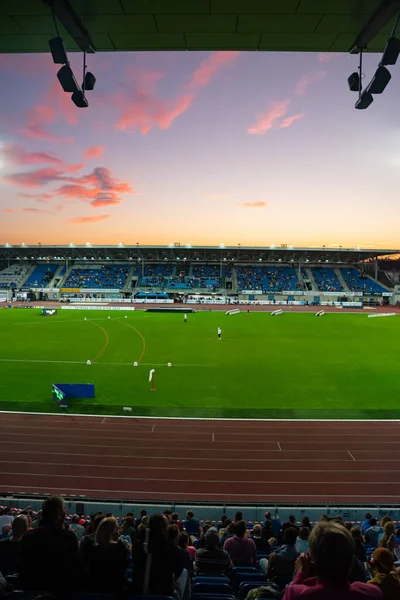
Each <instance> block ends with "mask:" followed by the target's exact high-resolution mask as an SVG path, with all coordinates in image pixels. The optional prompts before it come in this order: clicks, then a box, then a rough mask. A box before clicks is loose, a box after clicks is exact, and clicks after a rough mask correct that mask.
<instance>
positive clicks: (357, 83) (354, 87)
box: [347, 71, 362, 92]
mask: <svg viewBox="0 0 400 600" xmlns="http://www.w3.org/2000/svg"><path fill="white" fill-rule="evenodd" d="M347 83H348V84H349V88H350V91H351V92H359V91H360V90H361V89H362V88H361V79H360V75H359V74H358V73H357V71H354V73H352V74H351V75H350V77H349V78H348V79H347Z"/></svg>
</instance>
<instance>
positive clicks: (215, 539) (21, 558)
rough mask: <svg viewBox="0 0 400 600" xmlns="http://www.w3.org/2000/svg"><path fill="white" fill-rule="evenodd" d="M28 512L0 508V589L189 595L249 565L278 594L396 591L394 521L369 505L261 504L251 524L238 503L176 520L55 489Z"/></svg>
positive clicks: (333, 599)
mask: <svg viewBox="0 0 400 600" xmlns="http://www.w3.org/2000/svg"><path fill="white" fill-rule="evenodd" d="M34 517H35V515H33V514H32V512H31V511H29V510H25V511H22V512H19V511H12V510H11V509H1V510H0V527H1V531H2V537H3V539H2V540H1V541H0V573H1V576H0V593H1V591H3V592H4V591H5V589H6V590H7V585H11V586H12V585H14V586H16V587H17V588H18V589H24V590H25V591H27V590H35V591H41V592H43V591H48V592H51V593H52V594H53V596H55V597H56V598H66V597H67V596H68V594H70V593H71V592H73V591H76V590H80V591H83V592H95V593H113V594H122V593H124V592H126V593H128V594H133V595H163V596H171V597H174V598H175V599H176V600H189V598H190V594H191V585H192V581H194V582H196V578H198V576H199V575H205V576H206V575H216V574H218V575H221V576H225V577H227V578H228V579H227V581H228V582H230V584H231V585H232V589H233V590H235V577H237V574H238V572H239V571H240V569H243V568H244V567H246V568H253V569H254V573H258V575H257V576H258V580H257V581H258V583H259V585H258V586H257V587H258V588H259V589H260V590H262V589H264V587H263V586H264V585H265V586H266V588H267V587H268V588H269V589H270V590H271V589H272V591H273V590H274V589H275V591H277V590H278V591H279V593H281V592H282V591H283V590H284V596H283V598H284V600H297V599H301V598H310V599H315V600H319V599H321V600H325V599H327V600H347V599H349V600H350V599H358V598H360V600H361V599H362V598H364V599H367V598H371V599H374V598H376V599H378V598H381V599H383V600H395V599H396V600H399V598H400V578H399V571H398V568H397V564H399V563H397V558H398V548H399V547H400V539H399V537H398V536H399V534H400V531H396V526H395V524H394V522H393V521H392V520H391V518H390V517H389V516H385V517H383V518H382V519H381V521H380V524H379V525H378V524H377V520H376V518H374V517H373V516H372V515H371V514H370V513H367V515H366V517H365V520H364V521H363V523H362V524H361V526H357V525H356V526H353V525H352V524H351V523H344V522H343V520H342V519H341V518H340V517H338V518H336V519H328V518H327V517H326V516H325V515H323V516H322V517H321V520H320V522H319V523H316V524H311V523H310V521H309V519H308V518H307V517H304V518H303V519H302V521H301V523H298V522H297V520H296V518H295V517H294V516H291V517H289V519H288V521H287V522H284V523H283V522H281V520H280V519H279V517H277V516H273V515H271V513H269V512H267V513H266V515H265V520H264V522H263V523H256V524H251V525H250V526H249V524H246V522H245V521H244V520H243V515H242V513H241V512H237V513H236V515H235V518H234V519H229V518H228V517H227V516H226V515H224V516H223V517H222V518H221V521H220V522H218V523H213V522H205V523H202V524H201V523H200V522H199V521H198V520H197V519H196V518H195V515H194V513H193V512H192V511H188V512H187V514H186V518H185V519H182V520H181V519H180V517H179V515H178V514H176V513H173V512H172V511H171V510H165V511H164V514H153V515H151V516H148V515H147V513H146V510H144V509H143V510H142V511H141V513H140V515H138V517H137V518H135V516H134V514H133V513H128V514H127V515H126V517H125V518H124V519H122V520H117V519H116V518H115V517H114V516H113V515H111V514H106V515H104V514H103V513H96V514H93V515H92V516H91V517H90V518H86V517H82V516H79V515H72V516H71V517H67V516H66V512H65V505H64V502H63V500H62V498H60V497H57V496H53V497H48V498H47V499H46V500H45V501H44V503H43V508H42V511H41V512H40V513H39V514H38V515H36V518H34ZM256 569H257V571H256ZM10 576H12V577H11V579H10ZM4 577H8V584H4ZM271 585H272V587H271ZM2 586H3V587H2ZM8 591H10V590H9V589H8ZM236 591H237V590H236ZM260 594H261V592H260ZM253 597H254V594H253V595H252V596H250V597H249V599H248V600H253ZM256 597H257V596H256ZM259 597H271V596H262V594H261V595H260V596H259ZM274 597H276V596H274Z"/></svg>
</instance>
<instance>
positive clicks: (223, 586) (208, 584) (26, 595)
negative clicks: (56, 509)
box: [0, 500, 400, 600]
mask: <svg viewBox="0 0 400 600" xmlns="http://www.w3.org/2000/svg"><path fill="white" fill-rule="evenodd" d="M47 501H48V500H47ZM57 501H58V500H57ZM160 510H162V509H160ZM104 512H106V511H104ZM165 512H167V513H170V511H165ZM21 513H22V514H25V515H26V516H27V520H25V523H26V524H25V526H24V528H23V529H24V531H26V529H27V528H28V526H29V519H31V528H32V530H35V531H37V530H38V529H39V528H41V527H42V526H43V523H40V522H39V520H38V519H39V516H40V515H39V514H38V513H37V512H34V511H31V510H29V509H25V510H23V511H21V510H19V509H16V508H11V509H9V508H8V509H5V507H2V506H0V516H1V517H3V518H4V517H5V516H6V515H8V516H9V517H8V518H11V519H12V518H14V519H15V518H16V517H18V516H19V515H20V514H21ZM132 514H133V513H132ZM265 516H266V517H267V518H269V517H270V516H271V515H270V513H267V514H266V515H265ZM367 517H370V515H369V514H368V515H366V520H364V521H363V523H362V524H361V523H360V522H357V523H354V526H357V527H360V525H362V531H363V532H365V531H367V529H368V527H369V526H370V525H369V524H368V520H367ZM130 518H131V519H132V521H131V522H132V523H133V524H134V523H135V521H134V518H133V517H130ZM102 519H103V513H102V512H101V505H99V506H98V507H97V512H96V513H95V514H93V515H92V516H91V517H89V516H88V515H86V516H85V515H79V516H76V517H75V518H72V515H66V518H65V528H70V529H73V530H74V531H75V533H76V534H78V527H80V528H81V532H80V534H79V536H78V544H79V546H80V550H79V552H80V562H81V575H80V577H79V578H76V580H75V584H74V586H72V588H71V590H70V595H69V597H70V600H115V594H118V592H119V597H120V598H122V595H121V589H120V588H118V585H119V584H118V581H115V589H113V581H112V579H111V589H110V582H108V587H107V589H102V588H101V587H100V588H97V589H96V590H92V589H91V588H90V586H88V585H87V583H86V578H87V577H88V573H90V570H91V569H93V567H94V568H95V566H96V565H95V564H93V562H92V561H93V558H92V552H91V550H90V549H91V548H93V541H94V539H95V538H94V536H95V534H93V535H92V536H91V530H92V528H93V523H95V522H97V526H99V524H100V523H101V522H102ZM274 519H275V522H277V523H278V526H279V528H280V532H278V534H277V538H278V539H279V544H278V545H277V546H276V547H272V548H271V549H270V552H271V553H272V552H276V551H277V552H279V551H280V549H281V548H282V549H284V548H287V546H282V543H283V541H284V537H282V533H283V529H285V528H286V527H287V526H288V525H289V523H287V524H285V525H284V524H283V523H282V522H280V521H279V519H278V518H277V517H274ZM323 520H324V521H325V522H326V524H327V525H329V521H333V522H334V525H333V526H334V527H335V528H336V530H337V528H338V527H339V528H340V527H343V528H344V523H343V522H342V520H341V518H340V517H337V518H336V519H328V518H327V517H325V516H324V517H323ZM139 521H140V520H139ZM174 522H175V523H176V524H177V526H178V527H177V526H176V525H171V527H172V528H173V527H175V531H179V528H180V529H181V530H182V529H184V525H185V522H184V521H181V520H180V519H179V516H178V515H177V516H176V517H175V521H174ZM305 522H307V517H303V519H302V522H301V523H296V526H297V527H305ZM387 522H390V525H391V527H392V528H394V527H395V526H396V525H395V523H394V522H393V521H391V519H390V517H387V516H384V517H383V518H382V521H381V523H380V525H381V529H382V536H383V537H381V538H380V541H379V545H380V547H383V548H384V547H386V546H385V544H386V541H385V535H386V537H387V539H389V537H388V536H389V534H385V532H386V531H389V530H386V525H385V523H387ZM78 523H79V525H78ZM114 523H115V521H114ZM137 524H138V522H136V525H137ZM255 524H256V523H255V522H248V523H247V525H248V527H250V526H254V525H255ZM257 524H258V523H257ZM200 525H201V526H202V528H203V533H200V535H199V536H198V537H197V539H195V540H193V544H194V545H195V546H198V547H199V548H203V547H206V546H207V542H206V540H207V537H204V532H206V530H207V529H208V528H209V527H211V526H214V527H219V529H220V534H219V536H220V537H221V535H222V534H223V532H224V529H221V528H220V525H222V523H217V522H215V521H207V522H204V521H200ZM315 525H316V523H311V524H310V527H311V528H314V527H315ZM364 525H365V527H364ZM372 525H373V523H372ZM58 526H59V525H58ZM116 526H117V527H118V536H119V541H118V544H119V550H118V554H115V555H114V560H115V561H117V560H118V561H119V560H122V565H123V566H124V568H123V570H122V575H123V573H124V572H125V577H124V578H123V587H124V591H125V599H126V600H134V596H133V595H132V585H133V586H134V585H135V579H134V573H135V556H138V555H137V553H136V552H135V548H136V546H137V544H138V545H139V549H140V547H141V545H142V544H143V541H144V533H143V534H142V532H141V531H140V529H137V530H136V531H134V530H133V531H130V534H129V536H128V537H129V539H127V537H126V534H125V533H124V529H123V526H124V518H119V519H117V520H116ZM350 526H351V525H350V524H346V528H347V529H350ZM383 526H384V529H383ZM52 527H56V525H55V524H52ZM129 527H131V528H132V525H130V524H129ZM20 528H21V526H20V527H19V528H16V529H15V531H18V529H20ZM60 529H61V528H60ZM24 531H20V533H19V536H20V538H21V539H22V540H23V537H24V535H26V534H25V533H24ZM142 531H143V532H144V531H145V529H143V530H142ZM358 531H359V532H360V533H358ZM171 532H172V533H173V530H171ZM169 533H170V531H168V534H167V535H169ZM251 534H252V532H251V530H250V535H251ZM11 535H12V526H11V525H6V526H3V530H2V532H0V538H1V539H2V540H4V541H6V540H8V539H9V538H10V536H11ZM28 535H29V536H31V537H30V539H31V540H32V533H31V532H30V533H29V534H28ZM103 535H104V534H103ZM109 535H110V536H111V535H112V531H111V530H110V534H109ZM291 535H293V531H292V533H291ZM347 535H348V534H347ZM351 535H352V536H353V538H354V539H356V538H357V539H358V540H359V544H358V545H356V546H357V547H360V548H362V549H364V550H365V551H366V555H367V557H368V558H370V557H371V556H372V554H373V552H374V550H375V547H371V546H367V545H366V544H365V540H364V539H363V537H361V538H360V537H359V536H360V535H361V536H362V535H363V534H362V533H361V529H359V530H355V529H352V530H351ZM380 535H381V534H380ZM47 536H48V537H46V540H47V542H46V545H48V544H51V545H54V547H53V546H52V548H53V551H54V552H55V553H56V554H57V553H58V554H59V556H62V557H63V560H65V561H66V563H65V565H64V564H63V563H62V561H61V562H60V563H58V565H57V568H59V569H60V571H61V573H62V572H63V569H66V573H68V569H69V568H70V567H71V564H75V568H77V566H76V563H74V562H73V560H72V557H71V552H72V548H71V543H70V536H69V535H65V534H59V535H58V536H57V537H56V538H54V540H53V539H52V536H51V535H50V536H49V534H47ZM111 539H113V538H112V537H110V540H111ZM135 539H136V540H137V541H135ZM160 539H161V538H160ZM294 539H296V531H295V530H294ZM396 539H397V538H396ZM153 543H154V542H153ZM163 543H165V542H163ZM178 543H179V542H178ZM248 543H249V542H246V544H248ZM292 543H293V542H292ZM62 544H67V546H68V552H65V553H63V549H62V548H61V547H60V545H62ZM103 544H104V540H103ZM360 544H361V546H360ZM23 545H24V544H23ZM15 547H16V546H15ZM104 547H105V546H103V548H104ZM296 547H297V546H294V545H293V546H292V548H293V550H292V552H296ZM4 548H6V546H4ZM26 548H29V546H28V545H27V546H26ZM52 548H50V550H51V549H52ZM226 548H227V546H226ZM87 549H89V552H88V550H87ZM46 551H47V549H46ZM164 551H165V550H164ZM167 551H168V552H170V551H171V550H167ZM236 551H237V550H236ZM284 551H285V550H284ZM25 552H26V550H25ZM38 552H43V547H42V546H38ZM103 552H104V549H103ZM179 552H184V550H183V549H181V550H179ZM186 552H187V551H186ZM228 552H229V549H228ZM113 554H114V553H113ZM185 555H186V554H185ZM21 556H22V555H21ZM100 556H101V554H100ZM189 556H190V555H189V554H187V559H186V560H189V562H190V558H189ZM295 556H296V554H295ZM118 557H119V558H118ZM182 557H183V554H182ZM4 558H5V555H4V552H3V553H0V570H2V569H3V568H7V567H8V569H10V563H8V562H7V561H5V560H4ZM27 559H28V557H26V555H25V558H23V559H22V560H21V559H19V558H18V560H17V563H16V564H21V565H22V564H23V562H24V560H27ZM20 560H21V562H19V561H20ZM207 560H208V564H209V561H210V558H208V559H207ZM2 561H3V563H2ZM39 564H40V563H39ZM39 564H38V566H39ZM203 564H204V563H203ZM6 565H7V567H6ZM108 565H109V569H111V570H112V569H115V572H116V573H119V577H120V578H121V569H118V568H115V567H116V565H115V563H108ZM39 568H40V566H39ZM191 570H192V571H193V567H191ZM44 572H45V573H46V571H44ZM64 572H65V571H64ZM113 572H114V571H113ZM264 573H265V570H264V568H263V566H262V565H261V566H260V565H259V563H258V561H257V562H255V563H254V564H253V565H247V566H237V567H235V568H233V569H232V568H231V569H229V571H228V572H226V573H221V572H218V571H210V572H209V573H204V572H203V573H197V572H196V569H195V576H194V577H192V580H191V583H190V587H191V595H192V598H193V600H235V599H236V600H245V598H246V597H247V594H248V593H249V592H250V591H251V590H253V589H255V588H259V587H263V588H264V590H265V588H266V587H272V588H274V589H276V588H275V587H274V586H278V588H280V589H282V590H283V589H284V588H285V586H286V585H288V584H289V583H290V582H291V580H292V577H293V576H292V575H287V574H279V573H276V574H275V576H274V579H273V582H272V581H268V580H267V576H266V575H264ZM35 574H36V573H35ZM269 574H271V573H268V571H267V575H269ZM4 575H5V577H6V580H7V582H8V584H9V585H10V586H12V587H14V588H16V589H19V590H21V591H19V592H14V593H12V595H11V596H10V598H11V600H17V598H20V599H21V600H28V599H30V598H34V597H36V596H37V595H38V594H37V591H38V590H36V589H26V590H22V588H21V585H20V584H21V579H20V578H19V575H18V573H17V572H15V570H12V572H11V573H9V572H7V570H6V571H5V573H4ZM70 575H71V573H70ZM366 575H368V574H364V573H363V569H362V566H361V564H360V570H359V571H357V573H356V574H355V575H354V573H353V574H352V577H355V581H365V580H366ZM25 576H26V572H25ZM49 576H50V574H49ZM368 576H369V575H368ZM394 579H395V580H396V581H397V580H398V577H397V576H396V577H394ZM92 581H93V579H92ZM189 581H190V580H189ZM369 585H372V583H370V584H369ZM398 585H399V586H400V582H399V583H398ZM40 589H41V591H42V592H46V591H47V590H48V589H50V587H49V588H47V587H43V586H42V587H41V588H40ZM398 589H399V590H400V587H399V588H398ZM160 591H161V590H160ZM165 591H166V590H165ZM277 591H279V589H278V590H277ZM265 593H266V592H265V591H264V593H263V595H262V598H268V597H275V596H268V595H265ZM13 594H15V595H13ZM135 597H137V596H135ZM393 597H400V596H393ZM146 598H147V600H169V596H167V595H165V596H157V595H153V596H140V600H146ZM181 598H182V597H181ZM182 600H184V599H183V598H182Z"/></svg>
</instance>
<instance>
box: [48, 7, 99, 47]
mask: <svg viewBox="0 0 400 600" xmlns="http://www.w3.org/2000/svg"><path fill="white" fill-rule="evenodd" d="M43 2H44V4H46V5H47V6H48V7H49V8H50V10H51V11H53V12H54V15H55V16H56V18H57V19H58V21H60V23H62V25H63V26H64V27H65V29H66V30H67V31H68V33H69V34H70V36H71V37H72V39H73V40H74V41H75V42H76V43H77V44H78V46H79V48H80V49H81V50H82V51H84V52H87V53H89V54H94V53H95V52H96V48H95V46H94V44H93V42H92V40H91V39H90V35H89V33H88V32H87V31H86V29H85V28H84V26H83V25H82V22H81V20H80V19H79V17H78V16H77V15H76V14H75V13H74V11H73V10H72V8H71V6H70V4H69V2H68V0H43Z"/></svg>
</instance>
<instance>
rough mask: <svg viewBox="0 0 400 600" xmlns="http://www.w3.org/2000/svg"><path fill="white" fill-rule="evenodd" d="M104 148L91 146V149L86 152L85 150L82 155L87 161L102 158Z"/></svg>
mask: <svg viewBox="0 0 400 600" xmlns="http://www.w3.org/2000/svg"><path fill="white" fill-rule="evenodd" d="M105 148H106V147H105V146H91V148H88V149H87V150H85V152H84V153H83V156H84V157H85V158H87V159H90V158H99V157H100V156H102V154H103V152H104V150H105Z"/></svg>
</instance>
